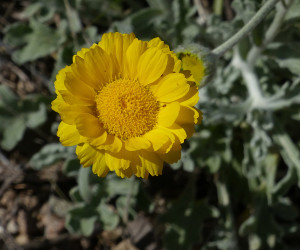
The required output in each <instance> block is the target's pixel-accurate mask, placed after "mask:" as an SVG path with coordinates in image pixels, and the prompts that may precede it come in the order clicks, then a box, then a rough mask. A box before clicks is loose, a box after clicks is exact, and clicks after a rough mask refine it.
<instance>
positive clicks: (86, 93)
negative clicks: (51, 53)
mask: <svg viewBox="0 0 300 250" xmlns="http://www.w3.org/2000/svg"><path fill="white" fill-rule="evenodd" d="M65 87H66V89H67V90H68V91H69V92H70V93H72V94H73V95H75V96H78V97H80V98H81V99H83V100H87V101H88V100H91V101H94V99H95V95H96V92H95V91H94V90H93V89H92V88H91V87H90V86H88V85H87V84H85V83H84V82H83V81H81V80H80V79H78V78H77V77H75V76H74V74H72V73H71V72H67V73H66V78H65Z"/></svg>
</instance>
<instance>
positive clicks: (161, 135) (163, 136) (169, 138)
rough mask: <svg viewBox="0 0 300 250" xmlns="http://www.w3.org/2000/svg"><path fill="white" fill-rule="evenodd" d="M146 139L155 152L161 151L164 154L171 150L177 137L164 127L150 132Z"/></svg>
mask: <svg viewBox="0 0 300 250" xmlns="http://www.w3.org/2000/svg"><path fill="white" fill-rule="evenodd" d="M144 137H145V138H147V139H148V140H149V141H150V142H151V144H152V146H153V150H154V151H157V150H159V149H161V150H162V152H164V153H166V152H167V151H168V149H170V147H171V146H172V144H173V143H174V141H175V136H174V135H173V134H172V133H171V132H170V131H168V130H166V129H164V128H162V127H158V128H157V129H153V130H151V131H149V132H148V133H146V134H145V135H144Z"/></svg>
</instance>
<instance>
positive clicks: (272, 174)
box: [0, 0, 300, 250]
mask: <svg viewBox="0 0 300 250" xmlns="http://www.w3.org/2000/svg"><path fill="white" fill-rule="evenodd" d="M194 2H197V1H194ZM194 2H193V1H188V0H175V1H171V0H160V1H157V0H148V1H146V2H143V1H141V2H135V1H129V0H128V1H126V0H123V1H121V0H118V1H117V0H115V1H87V0H77V1H69V2H68V1H67V3H68V4H64V1H47V2H45V1H42V0H38V1H33V2H32V3H31V4H30V5H29V6H28V7H27V8H26V10H25V12H24V13H25V15H27V16H28V18H29V22H27V23H24V22H22V23H15V24H13V25H11V26H9V27H7V29H6V34H5V38H4V41H5V42H6V43H7V44H8V45H10V46H13V47H15V46H16V49H15V52H14V54H13V60H15V62H16V63H19V64H22V63H26V62H30V61H33V60H36V59H37V58H43V57H45V56H52V57H53V58H55V59H56V65H55V67H54V71H53V73H52V75H53V76H55V74H56V73H57V71H58V70H59V69H60V68H62V67H63V66H64V65H66V64H68V63H70V62H71V55H72V54H74V53H76V51H77V50H78V49H80V48H81V47H87V46H89V44H91V43H93V42H97V41H98V40H99V39H100V35H99V34H100V33H103V32H105V31H119V32H126V33H128V32H134V33H135V34H136V36H138V37H139V38H140V39H150V38H152V37H155V36H160V37H161V38H162V40H164V41H166V42H167V43H168V44H170V46H171V47H172V49H175V48H176V47H177V46H179V45H182V44H183V45H188V44H190V43H198V44H201V45H204V46H206V47H208V48H210V49H214V48H215V47H217V46H218V45H219V44H220V43H222V42H224V41H226V40H227V39H229V38H230V37H231V36H232V35H233V34H234V33H235V32H237V31H238V30H239V29H241V28H242V27H243V25H244V24H245V23H247V22H248V21H249V19H250V18H251V17H252V16H253V15H255V13H256V12H257V11H258V9H259V7H260V6H261V5H262V4H263V3H264V2H265V1H260V0H255V1H250V0H234V1H232V2H231V8H229V7H228V6H227V7H226V4H225V2H226V1H220V0H214V1H212V6H211V9H212V10H211V11H208V10H207V9H205V8H201V6H199V5H197V4H195V5H194ZM200 2H201V1H200ZM198 4H199V3H198ZM95 6H97V8H95ZM124 6H126V7H124ZM124 8H126V9H125V11H124ZM224 9H226V11H227V12H226V13H227V16H228V18H226V17H225V16H226V15H224V17H223V16H221V14H222V13H225V11H224ZM228 11H229V14H228ZM226 13H225V14H226ZM55 15H59V17H60V21H59V22H56V23H55V22H54V20H55V19H54V16H55ZM231 17H232V18H231ZM299 27H300V1H299V0H294V1H292V0H288V1H287V0H283V1H279V2H278V4H277V5H276V8H275V9H274V10H273V11H272V12H271V13H270V14H269V15H268V16H267V17H266V18H265V19H264V20H263V21H262V22H261V23H260V24H259V25H258V26H257V27H256V28H255V29H254V30H253V31H252V32H251V33H250V34H249V35H248V36H246V37H245V38H244V39H243V40H241V41H240V42H239V43H238V44H237V46H235V48H234V49H232V50H230V51H227V52H226V53H225V54H224V56H223V57H222V58H219V60H218V61H216V64H215V70H214V71H215V75H214V78H212V81H211V82H210V83H209V84H208V85H207V86H205V87H204V88H202V89H201V90H200V102H199V104H198V107H199V109H201V110H202V111H203V115H204V118H203V123H202V124H201V125H200V126H198V128H197V132H196V134H195V135H194V136H193V137H192V138H191V139H190V140H189V141H188V142H187V143H186V145H185V147H184V150H183V152H182V159H181V160H180V161H179V162H178V163H176V164H173V165H172V166H171V168H172V169H173V171H174V172H172V175H171V176H172V177H169V179H168V176H166V177H164V179H163V180H164V181H166V182H167V185H168V186H169V189H170V188H171V189H172V186H173V185H174V186H175V185H176V183H178V182H179V181H178V179H179V180H180V179H183V178H184V180H182V182H183V183H184V184H182V183H181V182H180V183H181V184H180V185H183V187H182V188H181V189H180V192H178V193H176V194H175V195H174V194H173V193H172V192H173V191H170V190H169V189H168V190H169V192H171V193H172V195H171V196H169V198H168V196H164V194H163V193H164V190H163V189H164V188H165V186H163V185H159V187H161V189H159V190H156V194H155V195H156V196H160V197H163V198H164V199H165V207H164V209H163V212H157V206H158V205H157V202H156V201H155V199H154V195H153V192H149V190H148V189H149V188H150V189H151V188H153V186H152V185H153V181H154V180H153V179H150V180H149V181H146V182H142V181H141V180H137V179H130V180H122V179H118V178H116V177H114V176H108V177H107V178H105V179H99V178H97V177H96V176H94V175H92V174H91V171H90V169H83V168H81V167H80V164H79V162H78V160H77V159H76V158H74V149H72V150H73V151H72V150H64V149H63V148H62V147H61V146H59V145H57V144H49V145H47V144H46V145H45V146H44V148H43V149H42V150H41V151H40V152H38V153H37V154H36V155H35V156H34V157H33V158H32V160H31V164H32V166H33V167H35V168H37V169H40V168H42V167H44V166H47V165H50V164H53V163H54V162H56V161H63V162H64V171H65V174H66V175H68V176H74V177H76V178H77V185H76V186H74V187H73V188H72V189H71V190H70V197H71V200H72V202H73V204H74V206H73V207H72V208H71V209H70V211H69V213H68V216H67V218H66V228H67V229H68V230H69V231H70V232H71V233H81V234H83V235H85V236H88V235H91V234H92V233H93V232H94V229H95V228H97V225H100V228H101V229H103V230H111V229H113V228H115V227H117V226H120V225H124V224H126V223H127V221H128V220H131V219H133V218H135V216H136V215H137V214H138V213H139V212H141V211H144V212H145V213H146V214H149V216H150V215H151V216H152V217H153V218H154V219H155V221H156V223H158V224H161V225H163V227H164V230H163V232H162V234H161V235H160V237H161V244H162V245H163V247H164V248H165V249H192V247H196V248H197V247H199V248H201V249H253V250H254V249H299V247H300V240H299V234H300V222H299V218H300V217H299V208H300V207H299V201H300V200H299V194H300V193H299V186H300V151H299V147H300V134H299V125H300V124H299V122H300V112H299V110H300V107H299V104H300V94H299V93H300V52H299V48H300V43H299V41H300V28H299ZM39 44H41V46H38V45H39ZM36 47H38V49H37V50H35V48H36ZM52 80H53V78H52ZM51 84H53V81H51ZM50 89H51V88H50ZM51 90H52V89H51ZM6 92H7V93H8V94H5V93H6ZM2 93H4V94H3V97H5V98H3V99H1V100H2V101H1V102H0V119H1V121H2V120H3V121H4V122H8V121H10V120H9V119H12V120H11V122H12V124H13V125H12V126H11V127H9V128H8V127H6V126H2V125H4V123H0V129H1V134H2V140H1V147H3V148H4V149H6V150H11V149H12V148H13V147H14V146H15V145H16V144H17V143H18V142H19V141H20V140H21V138H22V135H23V132H24V131H25V129H26V127H29V128H35V127H38V126H40V125H41V124H42V123H44V122H45V119H46V118H47V117H46V118H45V115H46V113H45V111H43V110H44V109H45V105H48V106H49V105H50V104H49V101H48V102H47V101H46V102H45V101H44V100H40V99H36V102H34V105H32V107H31V108H30V109H27V110H25V109H23V107H24V105H25V104H26V101H27V100H21V101H20V100H19V101H18V100H16V98H17V97H16V96H14V95H13V94H11V93H9V91H8V90H7V89H5V88H4V87H3V88H2V86H1V89H0V94H2ZM6 99H7V100H6ZM33 100H35V99H33ZM12 102H13V103H17V105H15V104H14V105H11V103H12ZM7 103H8V104H7ZM9 103H10V104H9ZM7 106H10V107H11V109H13V110H16V111H13V112H18V113H17V114H18V115H17V116H15V117H14V118H12V114H11V112H12V111H11V110H6V109H5V107H7ZM33 116H36V118H37V121H38V122H33V123H32V119H33V118H32V117H33ZM6 117H7V118H6ZM13 119H16V121H13ZM20 119H23V120H22V122H19V120H20ZM20 121H21V120H20ZM15 127H16V128H15ZM14 129H15V131H18V133H15V134H14V137H13V139H11V138H10V139H9V137H8V136H7V134H8V133H9V134H10V132H9V131H7V130H14ZM9 140H12V141H9ZM46 152H48V153H49V154H50V156H49V155H47V153H46ZM51 154H52V156H51ZM170 171H171V170H170V169H169V170H166V171H165V173H163V174H164V175H168V173H169V172H170ZM167 172H168V173H167ZM172 178H174V180H173V179H172ZM157 179H158V180H162V179H160V177H158V178H157ZM158 182H159V181H158ZM176 190H177V189H176ZM170 197H172V198H170ZM112 200H113V201H114V202H113V203H112V202H111V201H112ZM158 215H159V216H158Z"/></svg>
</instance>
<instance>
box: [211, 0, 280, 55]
mask: <svg viewBox="0 0 300 250" xmlns="http://www.w3.org/2000/svg"><path fill="white" fill-rule="evenodd" d="M278 1H279V0H268V1H267V2H266V3H265V4H264V5H263V6H262V7H261V8H260V9H259V10H258V12H257V13H256V14H255V16H253V17H252V18H251V20H250V21H249V22H248V23H247V24H246V25H245V26H244V27H243V28H242V29H241V30H239V31H238V32H237V33H236V34H235V35H234V36H232V37H231V38H229V39H228V40H227V41H226V42H224V43H223V44H221V45H220V46H218V47H217V48H215V49H214V50H213V51H212V53H213V54H215V55H216V56H217V57H220V56H222V55H223V54H224V53H225V52H226V51H227V50H229V49H231V48H232V47H233V46H234V45H236V44H237V43H238V42H239V41H240V40H241V39H243V38H244V37H245V36H246V35H247V34H249V32H251V31H252V30H253V29H254V28H255V27H256V26H257V25H258V24H259V23H260V22H261V21H262V20H263V19H264V18H265V16H266V15H267V14H269V12H270V11H271V10H272V9H273V7H274V6H275V5H276V3H277V2H278Z"/></svg>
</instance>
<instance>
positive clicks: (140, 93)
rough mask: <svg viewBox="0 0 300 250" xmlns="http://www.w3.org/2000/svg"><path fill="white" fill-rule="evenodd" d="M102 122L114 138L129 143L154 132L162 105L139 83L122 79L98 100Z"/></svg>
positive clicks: (115, 82) (104, 91)
mask: <svg viewBox="0 0 300 250" xmlns="http://www.w3.org/2000/svg"><path fill="white" fill-rule="evenodd" d="M96 103H97V111H98V119H99V120H100V122H101V123H102V124H103V127H104V129H105V130H106V131H107V132H108V133H109V134H112V135H116V136H118V137H119V138H121V139H123V140H126V139H128V138H132V137H137V136H141V135H143V134H145V133H147V132H148V131H150V130H152V129H153V128H154V126H155V125H156V123H157V116H158V111H159V103H158V101H157V100H156V98H155V97H154V95H153V94H152V92H151V91H150V90H149V88H147V87H145V86H143V85H141V84H140V83H139V82H138V81H132V80H130V79H118V80H115V81H114V82H111V83H109V84H107V85H106V86H105V87H103V89H102V90H101V91H100V92H99V93H98V95H97V96H96Z"/></svg>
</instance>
